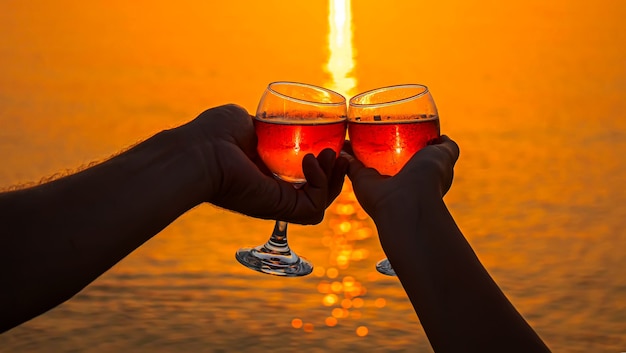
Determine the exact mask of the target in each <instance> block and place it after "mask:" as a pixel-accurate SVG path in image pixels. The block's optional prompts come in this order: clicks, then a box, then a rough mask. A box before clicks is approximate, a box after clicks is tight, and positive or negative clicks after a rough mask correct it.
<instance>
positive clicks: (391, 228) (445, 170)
mask: <svg viewBox="0 0 626 353" xmlns="http://www.w3.org/2000/svg"><path fill="white" fill-rule="evenodd" d="M443 140H444V142H443V143H442V144H439V145H433V146H428V147H426V148H425V149H423V150H421V151H420V152H418V153H417V154H416V155H415V156H414V157H413V158H412V160H411V161H410V162H409V163H408V164H407V165H406V166H405V168H404V169H403V170H402V171H401V172H400V173H399V174H397V175H396V176H394V177H391V178H389V177H383V176H381V175H380V174H378V173H377V172H376V171H375V170H373V169H369V168H365V167H363V165H362V164H361V163H360V162H358V161H356V160H351V163H350V167H349V171H348V176H349V177H350V178H351V180H352V181H353V185H354V191H355V194H356V196H357V198H358V199H359V202H360V203H361V205H362V206H363V207H364V209H365V210H366V211H367V212H368V213H369V214H370V216H371V217H372V218H373V220H374V222H375V224H376V227H377V229H378V232H379V236H380V241H381V244H382V247H383V249H384V251H385V254H387V256H388V258H389V261H390V263H391V265H392V266H393V269H394V270H395V272H396V274H397V275H398V278H399V279H400V281H401V283H402V286H403V287H404V289H405V290H406V292H407V295H408V296H409V299H410V300H411V303H412V304H413V307H414V308H415V311H416V313H417V315H418V317H419V319H420V322H421V323H422V326H423V327H424V330H425V332H426V335H427V336H428V339H429V341H430V343H431V345H432V347H433V349H434V350H435V351H436V352H547V351H549V349H548V348H547V347H546V345H545V344H544V343H543V342H542V340H541V339H540V338H539V336H538V335H537V334H536V333H535V332H534V331H533V329H532V328H531V327H530V326H529V325H528V324H527V322H526V321H525V320H524V318H523V317H522V316H521V315H520V314H519V312H518V311H517V310H516V309H515V308H514V307H513V305H512V304H511V302H510V301H509V300H508V299H507V298H506V296H505V295H504V294H503V293H502V291H501V290H500V288H499V287H498V286H497V284H496V283H495V282H494V281H493V279H492V278H491V276H490V275H489V273H488V272H487V271H486V269H485V268H484V267H483V266H482V264H481V263H480V261H479V259H478V258H477V257H476V255H475V253H474V251H473V250H472V248H471V246H470V245H469V243H468V242H467V241H466V239H465V237H464V236H463V234H462V233H461V231H460V230H459V228H458V227H457V225H456V223H455V221H454V219H453V218H452V216H451V214H450V213H449V212H448V209H447V207H446V205H445V204H444V202H443V195H444V194H445V193H446V192H447V191H448V189H449V187H450V185H451V183H452V174H453V167H454V163H455V162H456V160H457V158H458V147H457V146H456V144H455V143H454V142H453V141H451V140H449V139H448V138H446V137H444V138H443Z"/></svg>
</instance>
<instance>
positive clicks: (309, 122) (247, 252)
mask: <svg viewBox="0 0 626 353" xmlns="http://www.w3.org/2000/svg"><path fill="white" fill-rule="evenodd" d="M346 113H347V112H346V99H345V98H344V97H343V96H342V95H340V94H339V93H336V92H333V91H331V90H328V89H325V88H322V87H317V86H313V85H309V84H304V83H297V82H273V83H270V84H269V85H268V86H267V88H266V89H265V92H264V93H263V96H262V97H261V101H260V102H259V106H258V107H257V111H256V116H255V118H254V126H255V130H256V135H257V138H258V144H257V152H258V154H259V156H260V157H261V159H262V160H263V162H264V163H265V165H267V167H268V168H269V170H270V171H271V172H272V173H273V174H274V176H275V177H276V178H279V179H282V180H284V181H287V182H290V183H292V184H293V186H294V187H295V188H300V187H302V186H303V185H304V183H306V179H305V177H304V173H303V172H302V159H303V158H304V156H305V155H306V154H308V153H313V154H314V155H315V156H317V155H318V154H319V153H320V152H321V151H322V150H324V149H326V148H331V149H332V150H334V151H335V153H336V155H337V156H338V155H339V152H340V151H341V148H342V147H343V142H344V140H345V137H346ZM235 257H236V258H237V260H238V261H239V262H240V263H241V264H242V265H244V266H246V267H248V268H250V269H253V270H255V271H259V272H263V273H268V274H272V275H277V276H286V277H296V276H305V275H308V274H309V273H311V271H313V265H312V264H311V263H310V262H309V261H308V260H306V259H305V258H302V257H299V256H298V255H296V253H295V252H293V251H292V250H291V249H290V248H289V244H288V243H287V222H284V221H282V220H277V221H276V225H275V226H274V231H273V232H272V235H271V236H270V239H269V240H268V241H267V242H266V243H265V244H263V245H260V246H257V247H253V248H242V249H239V250H238V251H237V253H236V254H235Z"/></svg>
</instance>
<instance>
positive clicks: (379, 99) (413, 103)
mask: <svg viewBox="0 0 626 353" xmlns="http://www.w3.org/2000/svg"><path fill="white" fill-rule="evenodd" d="M348 136H349V138H350V142H351V144H352V149H353V151H354V156H355V157H356V158H357V159H358V160H360V161H361V162H363V164H364V165H365V166H366V167H371V168H374V169H376V170H377V171H378V172H379V173H380V174H382V175H388V176H394V175H396V174H397V173H398V172H399V171H400V169H402V167H404V165H405V164H406V163H407V162H408V161H409V159H411V157H412V156H413V155H414V154H415V152H417V151H419V150H420V149H422V148H423V147H425V146H426V145H428V144H429V143H430V142H432V141H433V140H436V139H437V138H439V115H438V114H437V107H436V106H435V101H434V100H433V97H432V95H431V94H430V92H429V90H428V87H426V86H424V85H420V84H403V85H396V86H389V87H382V88H377V89H374V90H371V91H367V92H363V93H360V94H358V95H356V96H354V97H352V98H351V99H350V102H349V106H348ZM376 269H377V270H378V272H380V273H382V274H386V275H389V276H394V275H395V272H394V271H393V268H392V267H391V264H390V263H389V260H387V259H383V260H381V261H379V262H378V263H377V264H376Z"/></svg>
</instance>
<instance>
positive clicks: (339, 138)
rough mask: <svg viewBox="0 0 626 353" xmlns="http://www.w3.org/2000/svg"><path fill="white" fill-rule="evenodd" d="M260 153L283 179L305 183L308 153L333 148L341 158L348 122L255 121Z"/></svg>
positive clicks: (276, 119)
mask: <svg viewBox="0 0 626 353" xmlns="http://www.w3.org/2000/svg"><path fill="white" fill-rule="evenodd" d="M254 126H255V128H256V135H257V138H258V145H257V151H258V153H259V156H260V157H261V159H262V160H263V162H264V163H265V165H267V167H268V168H269V169H270V170H271V171H272V172H273V173H274V174H275V175H276V176H278V177H279V178H281V179H283V180H285V181H288V182H292V183H301V182H305V181H306V179H305V178H304V173H303V172H302V158H304V156H305V155H306V154H307V153H313V154H314V155H315V156H317V155H318V154H319V153H320V152H321V151H322V150H323V149H325V148H331V149H332V150H333V151H335V153H336V154H337V156H339V152H340V151H341V148H342V147H343V141H344V139H345V137H346V121H345V120H339V121H337V120H333V121H321V122H314V121H311V120H308V121H307V120H302V121H294V120H283V119H281V118H279V117H273V118H265V119H263V120H260V119H258V118H257V119H255V120H254Z"/></svg>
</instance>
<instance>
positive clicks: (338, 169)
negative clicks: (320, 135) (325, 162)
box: [326, 156, 348, 207]
mask: <svg viewBox="0 0 626 353" xmlns="http://www.w3.org/2000/svg"><path fill="white" fill-rule="evenodd" d="M347 171H348V160H347V159H346V158H345V157H341V156H340V157H339V158H337V160H336V161H335V165H334V167H333V171H332V174H331V175H330V181H329V186H328V199H327V201H326V207H328V206H329V205H330V204H331V203H333V201H334V200H335V199H336V198H337V196H339V193H341V189H342V188H343V182H344V179H345V177H346V172H347Z"/></svg>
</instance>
